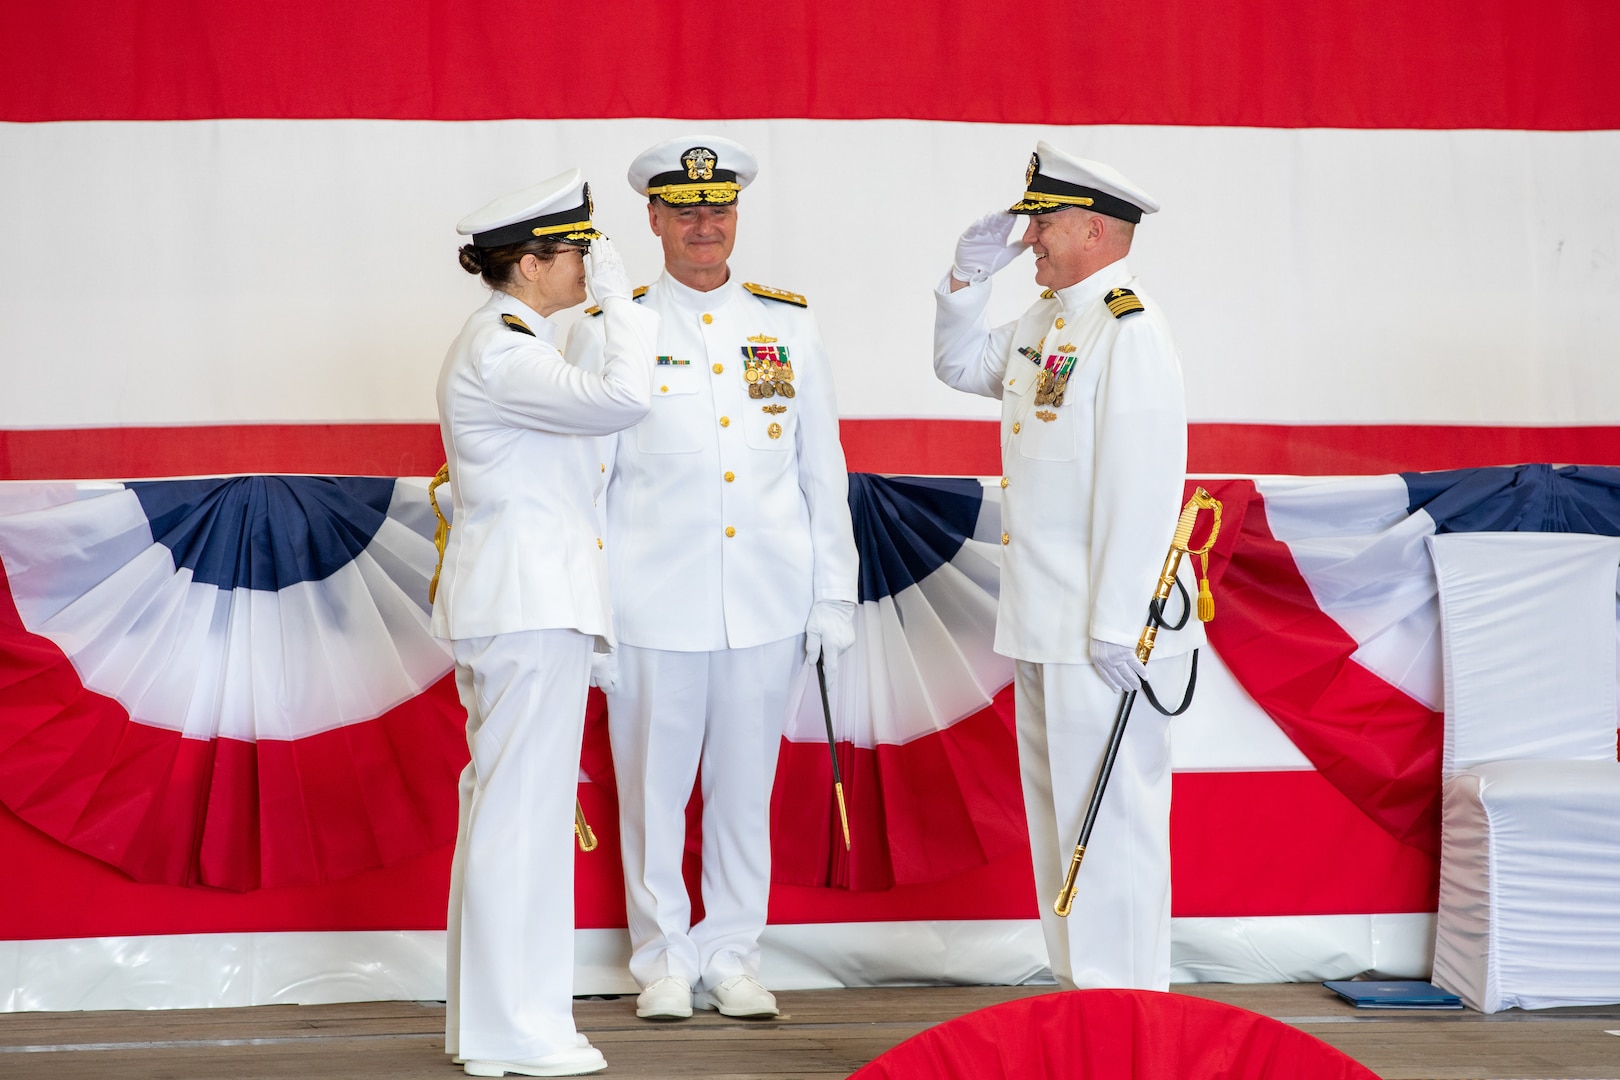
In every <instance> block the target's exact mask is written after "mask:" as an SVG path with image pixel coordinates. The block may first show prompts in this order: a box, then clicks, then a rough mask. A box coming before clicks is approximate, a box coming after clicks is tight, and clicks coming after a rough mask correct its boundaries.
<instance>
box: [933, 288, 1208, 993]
mask: <svg viewBox="0 0 1620 1080" xmlns="http://www.w3.org/2000/svg"><path fill="white" fill-rule="evenodd" d="M1135 284H1136V279H1135V278H1134V277H1132V276H1131V273H1130V271H1129V269H1127V267H1126V265H1125V262H1124V261H1123V260H1122V261H1119V262H1116V263H1113V264H1111V265H1109V266H1106V267H1104V268H1103V269H1101V270H1099V271H1097V272H1096V273H1094V274H1092V275H1091V276H1090V277H1088V278H1086V279H1085V280H1084V281H1081V282H1079V283H1077V284H1075V285H1073V286H1071V287H1069V288H1067V289H1062V290H1059V291H1058V292H1057V293H1056V294H1055V295H1049V296H1043V298H1042V299H1041V300H1039V301H1037V302H1036V303H1035V305H1034V306H1033V307H1031V308H1030V309H1029V310H1028V311H1027V312H1025V314H1024V315H1023V317H1022V318H1020V319H1019V320H1017V321H1016V322H1013V323H1009V324H1007V325H1005V326H1002V327H999V328H997V329H995V330H991V329H990V328H989V327H988V325H987V324H986V320H985V308H986V305H987V303H988V301H989V296H990V289H989V287H988V286H987V285H975V286H970V287H968V288H965V289H961V290H959V291H957V292H955V293H951V292H950V291H949V279H947V280H946V281H945V282H943V283H941V285H940V287H939V289H938V290H937V291H936V300H937V304H938V311H937V314H936V318H935V324H934V369H935V371H936V372H937V373H938V375H939V377H940V378H941V379H942V380H944V381H945V382H947V383H949V384H950V385H951V386H954V387H956V388H957V389H959V390H966V391H968V392H970V393H975V394H982V395H984V396H986V397H995V398H1000V399H1001V401H1002V410H1001V452H1002V462H1003V464H1002V468H1003V470H1004V476H1003V479H1002V486H1003V487H1004V488H1005V490H1004V491H1003V492H1002V522H1003V525H1002V527H1003V529H1005V532H1004V533H1003V534H1002V544H1003V545H1004V546H1003V548H1002V563H1001V600H1000V606H999V609H998V612H997V618H996V651H997V652H999V653H1001V654H1003V655H1004V656H1009V657H1012V658H1014V659H1015V660H1017V661H1018V664H1017V666H1016V676H1015V681H1016V699H1017V713H1018V723H1017V726H1018V758H1019V764H1020V771H1021V773H1022V776H1023V785H1024V804H1025V812H1026V815H1027V817H1028V820H1029V833H1030V848H1031V854H1032V855H1033V858H1034V863H1035V883H1036V889H1037V893H1038V895H1037V900H1038V901H1039V904H1040V911H1041V928H1042V931H1043V932H1044V935H1045V937H1046V944H1047V950H1048V952H1049V954H1050V957H1051V963H1052V970H1053V974H1054V975H1056V976H1057V978H1058V981H1059V983H1060V984H1062V985H1063V986H1065V987H1070V988H1072V987H1075V986H1081V987H1095V986H1114V987H1135V988H1144V989H1157V990H1163V989H1166V988H1167V987H1168V986H1169V981H1170V837H1169V829H1170V825H1169V813H1170V745H1169V725H1168V723H1167V722H1166V720H1165V718H1164V717H1162V716H1160V715H1159V714H1158V713H1157V712H1155V711H1153V710H1152V709H1151V708H1150V707H1149V706H1148V704H1147V702H1146V700H1145V699H1139V700H1138V702H1137V705H1136V707H1135V709H1133V711H1132V714H1131V720H1130V725H1129V726H1128V727H1127V729H1126V736H1125V741H1124V744H1123V745H1122V747H1121V749H1120V753H1119V757H1118V759H1117V761H1116V764H1115V766H1114V771H1113V775H1112V778H1111V779H1110V780H1109V783H1108V788H1107V794H1106V797H1105V798H1104V800H1103V804H1102V807H1101V810H1100V812H1099V815H1098V818H1097V822H1096V825H1095V827H1094V830H1093V832H1092V834H1091V841H1090V844H1089V846H1088V847H1087V850H1086V856H1085V862H1084V863H1083V864H1082V866H1081V869H1080V876H1079V879H1078V884H1077V892H1076V895H1075V902H1074V908H1073V910H1072V911H1071V913H1070V915H1069V917H1068V918H1067V919H1062V918H1059V917H1058V916H1057V915H1056V914H1054V913H1053V911H1052V904H1053V901H1054V900H1056V898H1057V894H1058V890H1059V888H1060V887H1061V885H1062V881H1063V875H1064V872H1065V871H1066V870H1067V868H1068V864H1069V859H1070V856H1071V854H1072V853H1073V851H1074V844H1075V841H1076V840H1077V839H1078V837H1079V835H1080V825H1081V822H1082V820H1083V819H1084V816H1085V809H1086V802H1087V800H1088V798H1089V796H1090V792H1091V785H1092V782H1093V779H1094V778H1095V776H1096V773H1097V768H1098V765H1099V763H1100V762H1101V760H1102V755H1103V751H1104V748H1105V747H1106V745H1107V740H1108V733H1109V730H1110V728H1111V727H1112V724H1113V720H1114V714H1115V710H1116V708H1117V706H1118V703H1119V695H1118V694H1116V693H1114V692H1112V691H1110V690H1109V689H1108V688H1107V686H1106V685H1105V684H1104V682H1103V681H1102V678H1101V677H1100V676H1098V675H1097V673H1096V670H1095V669H1094V668H1093V667H1092V666H1091V661H1090V639H1091V638H1099V639H1101V640H1103V641H1110V642H1114V643H1115V644H1118V645H1126V646H1132V647H1134V646H1135V645H1136V640H1137V637H1138V636H1139V635H1140V633H1141V631H1142V626H1143V623H1144V622H1145V621H1146V616H1147V607H1148V601H1149V600H1150V598H1151V597H1152V595H1153V589H1154V585H1155V583H1156V582H1157V581H1158V576H1159V570H1160V568H1161V566H1162V564H1163V562H1164V557H1165V553H1166V552H1167V551H1168V550H1169V546H1170V540H1171V538H1172V536H1173V535H1174V533H1175V525H1176V518H1177V515H1178V513H1179V511H1180V508H1181V503H1182V485H1183V483H1184V480H1185V475H1186V462H1187V416H1186V403H1185V398H1184V392H1183V389H1182V380H1181V365H1180V360H1179V359H1178V357H1177V353H1176V346H1175V341H1174V338H1173V337H1172V336H1171V333H1170V327H1169V324H1168V323H1167V322H1166V321H1165V319H1164V317H1163V315H1162V314H1161V313H1160V312H1159V310H1158V309H1157V307H1156V306H1155V305H1154V303H1153V302H1152V301H1151V300H1148V299H1147V298H1145V297H1141V296H1140V294H1139V293H1138V294H1137V295H1138V298H1139V299H1140V300H1141V302H1142V304H1143V305H1144V307H1145V310H1140V311H1134V312H1130V313H1127V314H1125V315H1124V316H1123V317H1121V318H1115V317H1114V315H1113V314H1112V313H1111V311H1110V309H1109V307H1108V304H1107V300H1108V297H1109V295H1110V294H1112V293H1113V290H1115V289H1130V290H1133V291H1134V290H1135ZM1067 356H1072V357H1073V359H1074V366H1073V368H1072V370H1071V373H1070V375H1069V379H1068V384H1067V387H1066V389H1065V391H1064V395H1063V401H1062V403H1061V404H1046V405H1037V404H1036V401H1035V399H1036V376H1037V375H1038V373H1039V372H1040V371H1041V369H1042V366H1043V364H1045V363H1046V362H1047V358H1048V357H1051V358H1053V362H1057V361H1058V360H1060V359H1061V358H1063V357H1067ZM1182 572H1183V577H1184V582H1183V583H1184V584H1189V585H1190V583H1191V574H1190V565H1189V564H1187V563H1185V562H1184V565H1183V567H1182ZM1194 595H1196V593H1195V592H1194V591H1193V590H1192V589H1191V588H1189V591H1188V593H1187V596H1188V597H1189V598H1191V597H1192V596H1194ZM1169 608H1170V610H1169V612H1168V613H1167V620H1168V621H1170V622H1172V623H1173V622H1174V621H1176V618H1177V616H1178V615H1179V613H1180V608H1179V598H1178V597H1177V596H1175V595H1172V598H1171V601H1170V604H1169ZM1202 643H1203V624H1201V623H1199V622H1198V621H1197V619H1196V617H1194V618H1191V619H1189V620H1188V622H1187V626H1186V628H1185V629H1183V630H1181V631H1179V632H1175V633H1172V632H1169V631H1167V630H1165V631H1160V633H1159V636H1158V642H1157V644H1156V646H1155V649H1154V652H1153V659H1152V660H1151V661H1150V662H1149V665H1148V672H1149V681H1150V682H1151V683H1152V684H1153V685H1154V688H1155V690H1157V691H1158V692H1159V696H1160V699H1161V700H1163V701H1164V702H1165V704H1166V706H1167V707H1173V702H1178V701H1180V695H1181V692H1182V689H1183V687H1184V686H1185V685H1186V679H1187V671H1188V668H1189V667H1190V662H1189V658H1190V654H1191V651H1192V650H1193V649H1194V648H1196V647H1197V646H1198V645H1200V644H1202Z"/></svg>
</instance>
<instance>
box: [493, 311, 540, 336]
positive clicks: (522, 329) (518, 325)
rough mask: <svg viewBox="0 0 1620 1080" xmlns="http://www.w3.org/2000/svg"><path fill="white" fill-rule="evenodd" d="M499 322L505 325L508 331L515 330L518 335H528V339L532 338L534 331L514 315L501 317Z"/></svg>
mask: <svg viewBox="0 0 1620 1080" xmlns="http://www.w3.org/2000/svg"><path fill="white" fill-rule="evenodd" d="M501 322H503V323H505V324H506V328H507V329H508V330H516V331H517V332H518V333H520V334H528V335H529V336H530V337H534V331H533V330H530V329H529V324H528V323H526V322H524V321H523V320H522V319H520V318H518V317H517V316H516V315H502V316H501Z"/></svg>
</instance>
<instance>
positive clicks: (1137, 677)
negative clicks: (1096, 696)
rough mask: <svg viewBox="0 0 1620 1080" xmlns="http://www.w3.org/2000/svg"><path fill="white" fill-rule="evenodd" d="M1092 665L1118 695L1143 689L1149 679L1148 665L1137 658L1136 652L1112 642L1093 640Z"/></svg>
mask: <svg viewBox="0 0 1620 1080" xmlns="http://www.w3.org/2000/svg"><path fill="white" fill-rule="evenodd" d="M1091 665H1092V666H1093V667H1095V668H1096V669H1097V674H1098V675H1100V676H1102V681H1103V682H1105V683H1107V684H1108V689H1110V690H1112V691H1114V693H1116V694H1120V693H1124V692H1125V691H1126V690H1140V689H1142V680H1143V679H1145V678H1147V665H1146V664H1144V663H1142V661H1140V660H1138V659H1137V658H1136V650H1135V649H1133V648H1131V647H1130V646H1128V645H1115V644H1114V643H1113V642H1112V641H1098V640H1097V639H1096V638H1092V639H1091Z"/></svg>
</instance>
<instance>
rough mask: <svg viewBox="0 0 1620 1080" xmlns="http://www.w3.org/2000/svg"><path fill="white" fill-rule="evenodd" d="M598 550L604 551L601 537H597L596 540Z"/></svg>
mask: <svg viewBox="0 0 1620 1080" xmlns="http://www.w3.org/2000/svg"><path fill="white" fill-rule="evenodd" d="M596 550H597V551H601V550H602V538H601V537H600V536H598V537H597V538H596Z"/></svg>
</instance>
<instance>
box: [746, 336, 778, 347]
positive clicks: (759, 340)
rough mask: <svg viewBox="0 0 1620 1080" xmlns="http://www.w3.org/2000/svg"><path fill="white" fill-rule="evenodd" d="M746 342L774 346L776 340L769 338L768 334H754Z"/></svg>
mask: <svg viewBox="0 0 1620 1080" xmlns="http://www.w3.org/2000/svg"><path fill="white" fill-rule="evenodd" d="M748 340H749V341H752V342H753V343H754V344H755V345H775V344H776V339H775V338H773V337H771V335H769V334H755V335H754V336H753V337H751V338H749V339H748Z"/></svg>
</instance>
